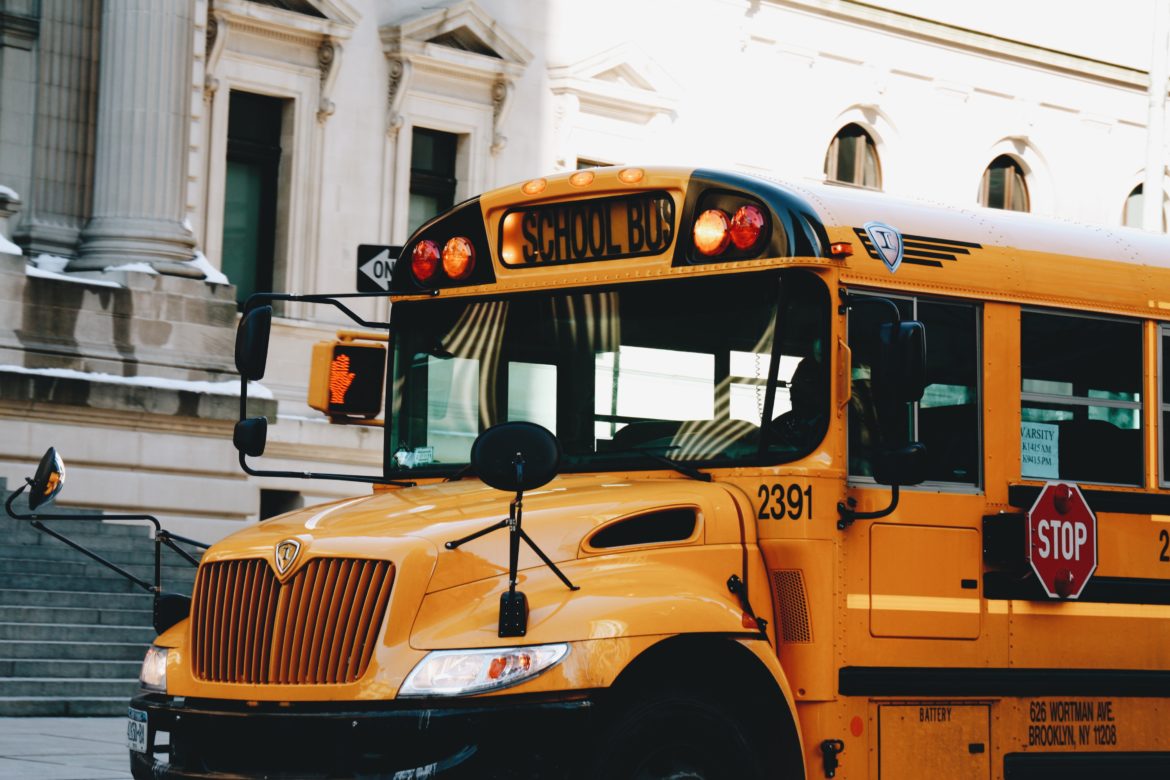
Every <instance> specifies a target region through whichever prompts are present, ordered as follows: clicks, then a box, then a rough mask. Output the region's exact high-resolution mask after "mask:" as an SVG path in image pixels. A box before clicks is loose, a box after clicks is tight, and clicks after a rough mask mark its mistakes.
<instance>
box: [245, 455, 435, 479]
mask: <svg viewBox="0 0 1170 780" xmlns="http://www.w3.org/2000/svg"><path fill="white" fill-rule="evenodd" d="M240 468H241V469H243V470H244V473H245V474H251V475H252V476H254V477H287V478H290V479H336V480H338V481H340V482H362V483H365V484H367V485H394V486H395V487H414V486H415V485H417V484H418V483H417V482H410V481H405V482H404V481H402V480H397V479H386V478H385V477H367V476H363V475H361V474H324V473H317V472H310V471H270V470H268V469H254V468H252V467H251V466H249V465H248V460H247V455H246V454H245V453H244V452H240Z"/></svg>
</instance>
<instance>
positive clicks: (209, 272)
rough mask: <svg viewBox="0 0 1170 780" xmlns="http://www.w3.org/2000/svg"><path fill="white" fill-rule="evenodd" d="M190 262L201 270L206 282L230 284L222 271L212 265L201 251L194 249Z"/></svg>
mask: <svg viewBox="0 0 1170 780" xmlns="http://www.w3.org/2000/svg"><path fill="white" fill-rule="evenodd" d="M190 262H191V265H193V266H195V267H196V268H198V269H199V270H200V271H202V272H203V281H205V282H207V283H208V284H231V282H230V281H228V278H227V277H226V276H224V274H223V271H220V270H219V269H218V268H216V267H215V266H213V265H212V264H211V263H210V262H209V261H208V260H207V257H206V256H204V254H203V253H202V252H200V251H198V250H196V251H195V256H194V257H192V258H191V261H190Z"/></svg>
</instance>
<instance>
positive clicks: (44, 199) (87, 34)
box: [16, 0, 99, 257]
mask: <svg viewBox="0 0 1170 780" xmlns="http://www.w3.org/2000/svg"><path fill="white" fill-rule="evenodd" d="M98 16H99V6H98V5H96V4H94V3H78V2H75V0H43V2H42V4H41V29H40V46H39V52H38V55H37V59H38V66H37V70H38V78H37V98H36V119H35V122H36V124H35V130H34V131H33V132H32V133H30V134H29V139H30V140H29V143H31V145H32V155H31V157H32V181H33V182H34V186H31V187H29V189H28V209H27V210H26V211H25V214H24V219H23V220H22V221H21V224H20V228H19V230H17V231H16V237H17V239H18V241H19V242H20V243H21V244H23V245H25V247H26V251H27V254H29V255H30V256H35V255H37V254H39V253H41V252H47V253H49V254H51V255H64V256H65V257H73V256H74V255H76V254H77V244H78V238H79V236H80V234H81V228H82V227H83V226H84V225H85V222H86V220H87V219H88V218H89V215H90V211H89V209H90V203H91V200H92V198H91V185H92V182H93V144H94V115H95V113H96V111H95V108H96V105H97V70H98V37H99V36H98Z"/></svg>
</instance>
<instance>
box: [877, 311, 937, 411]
mask: <svg viewBox="0 0 1170 780" xmlns="http://www.w3.org/2000/svg"><path fill="white" fill-rule="evenodd" d="M878 339H879V344H880V350H881V353H880V362H879V365H878V366H877V376H875V377H874V379H875V382H876V383H877V384H878V385H879V387H880V392H882V393H883V394H887V395H888V397H889V399H890V400H891V401H893V402H897V403H911V402H913V401H918V400H921V398H922V392H923V391H924V390H925V389H926V326H925V325H923V324H922V323H921V322H917V321H914V320H911V321H909V322H887V323H885V324H883V325H882V326H881V328H880V330H879V331H878Z"/></svg>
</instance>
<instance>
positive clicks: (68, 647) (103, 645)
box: [0, 639, 150, 695]
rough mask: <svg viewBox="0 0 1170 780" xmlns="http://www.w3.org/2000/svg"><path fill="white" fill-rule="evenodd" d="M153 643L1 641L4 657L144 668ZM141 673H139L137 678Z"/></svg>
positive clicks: (1, 655) (0, 653)
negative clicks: (116, 663)
mask: <svg viewBox="0 0 1170 780" xmlns="http://www.w3.org/2000/svg"><path fill="white" fill-rule="evenodd" d="M149 644H150V643H149V642H123V643H117V642H85V641H81V640H78V639H74V640H66V639H52V640H34V639H0V658H10V659H21V660H42V661H46V660H48V661H57V660H63V661H133V662H135V663H136V664H138V665H141V664H142V658H143V656H145V655H146V648H147V645H149ZM137 674H138V673H137V672H135V673H134V675H133V676H137ZM3 682H4V681H3V678H0V692H2V691H3ZM0 695H3V694H2V693H0Z"/></svg>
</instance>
